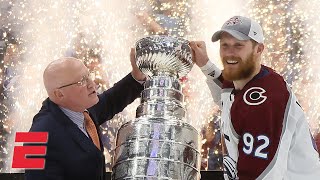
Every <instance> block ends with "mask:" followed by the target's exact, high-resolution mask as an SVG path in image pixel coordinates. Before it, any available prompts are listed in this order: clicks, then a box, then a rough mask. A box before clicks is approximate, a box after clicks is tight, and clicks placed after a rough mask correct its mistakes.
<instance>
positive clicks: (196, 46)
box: [190, 41, 209, 67]
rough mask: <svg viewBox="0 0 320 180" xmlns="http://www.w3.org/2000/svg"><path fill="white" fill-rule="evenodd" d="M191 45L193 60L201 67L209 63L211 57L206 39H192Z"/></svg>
mask: <svg viewBox="0 0 320 180" xmlns="http://www.w3.org/2000/svg"><path fill="white" fill-rule="evenodd" d="M190 47H191V48H192V56H193V57H192V60H193V62H195V63H196V65H198V66H199V67H202V66H204V65H206V64H207V62H208V61H209V57H208V54H207V49H206V44H205V42H204V41H190Z"/></svg>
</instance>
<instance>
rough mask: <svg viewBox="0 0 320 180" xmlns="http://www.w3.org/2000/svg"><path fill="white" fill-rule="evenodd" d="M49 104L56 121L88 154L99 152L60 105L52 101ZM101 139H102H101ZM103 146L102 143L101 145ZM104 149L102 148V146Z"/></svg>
mask: <svg viewBox="0 0 320 180" xmlns="http://www.w3.org/2000/svg"><path fill="white" fill-rule="evenodd" d="M47 101H48V103H47V105H48V107H49V109H50V110H51V111H52V112H53V114H55V115H56V118H55V119H56V120H57V121H58V122H59V123H61V124H62V125H63V126H64V128H65V130H66V132H67V133H68V134H70V136H71V138H72V139H73V140H74V141H75V142H76V143H77V144H79V146H80V147H81V148H82V149H83V150H85V151H87V152H99V149H98V148H97V147H96V146H95V145H94V143H93V142H92V140H91V139H90V138H89V137H87V136H86V135H85V134H84V133H83V132H82V131H81V130H80V129H79V128H78V126H77V125H76V124H74V123H73V122H72V121H71V120H70V119H69V117H68V116H67V115H65V114H64V113H63V112H62V110H61V109H60V108H59V107H58V105H56V104H55V103H53V102H52V101H50V100H49V99H47ZM99 139H100V138H99ZM100 144H101V143H100ZM101 147H102V146H101Z"/></svg>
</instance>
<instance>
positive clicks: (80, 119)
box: [59, 106, 89, 137]
mask: <svg viewBox="0 0 320 180" xmlns="http://www.w3.org/2000/svg"><path fill="white" fill-rule="evenodd" d="M59 107H60V106H59ZM60 109H61V110H62V111H63V112H64V114H65V115H67V116H68V117H69V118H70V119H71V121H72V122H73V123H75V124H76V125H77V126H78V128H79V129H80V130H81V131H82V132H83V133H84V134H85V135H86V136H87V137H89V136H88V133H87V131H86V128H85V125H84V115H83V113H81V112H75V111H72V110H70V109H66V108H63V107H60Z"/></svg>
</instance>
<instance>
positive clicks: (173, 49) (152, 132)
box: [112, 36, 201, 180]
mask: <svg viewBox="0 0 320 180" xmlns="http://www.w3.org/2000/svg"><path fill="white" fill-rule="evenodd" d="M136 63H137V65H138V67H139V68H140V70H141V71H142V72H143V73H145V74H147V75H148V76H149V77H150V78H149V79H148V80H147V81H146V82H145V85H144V90H143V91H142V93H141V104H140V105H139V106H138V108H137V114H136V119H135V120H133V121H130V122H128V123H126V124H124V125H122V126H121V127H120V129H119V131H118V134H117V141H116V149H115V154H114V164H113V168H112V179H114V180H118V179H148V180H149V179H150V180H151V179H179V180H180V179H181V180H188V179H200V160H201V154H200V152H199V150H200V145H201V144H200V143H201V141H200V134H199V133H198V131H197V130H196V129H195V128H194V127H192V126H191V125H190V124H188V123H186V122H185V114H186V111H185V109H184V107H183V94H182V90H181V84H180V82H179V78H181V77H183V76H185V75H187V73H189V72H190V70H191V68H192V66H193V62H192V55H191V48H190V46H189V42H188V41H186V40H184V39H180V38H179V39H177V38H173V37H168V36H149V37H146V38H143V39H141V40H139V41H138V42H137V43H136Z"/></svg>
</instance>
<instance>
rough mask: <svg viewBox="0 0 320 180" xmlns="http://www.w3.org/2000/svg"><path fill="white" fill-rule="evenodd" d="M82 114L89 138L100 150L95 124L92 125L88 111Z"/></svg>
mask: <svg viewBox="0 0 320 180" xmlns="http://www.w3.org/2000/svg"><path fill="white" fill-rule="evenodd" d="M83 115H84V124H85V127H86V130H87V132H88V134H89V136H90V138H91V139H92V141H93V143H94V144H95V145H96V146H97V148H98V149H99V150H101V148H100V142H99V136H98V132H97V129H96V126H95V125H94V123H93V121H92V119H91V117H90V116H89V114H88V112H83Z"/></svg>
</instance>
